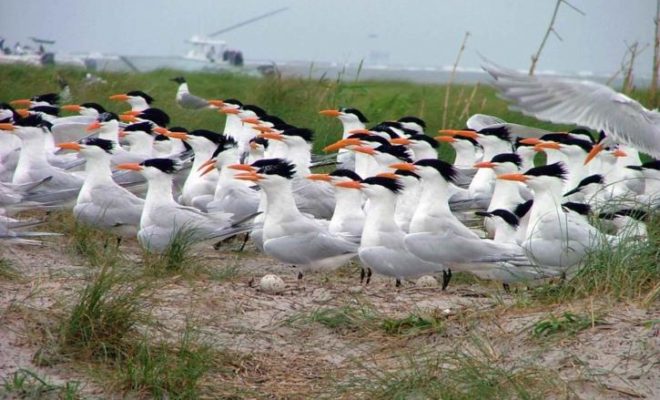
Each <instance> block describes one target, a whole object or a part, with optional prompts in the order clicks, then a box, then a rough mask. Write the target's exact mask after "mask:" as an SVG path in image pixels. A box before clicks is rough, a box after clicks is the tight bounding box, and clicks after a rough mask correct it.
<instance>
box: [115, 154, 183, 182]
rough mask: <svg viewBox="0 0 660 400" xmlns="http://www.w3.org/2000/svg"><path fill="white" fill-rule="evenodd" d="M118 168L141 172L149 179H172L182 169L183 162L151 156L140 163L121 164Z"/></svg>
mask: <svg viewBox="0 0 660 400" xmlns="http://www.w3.org/2000/svg"><path fill="white" fill-rule="evenodd" d="M117 169H121V170H129V171H137V172H140V173H141V174H142V175H144V177H145V178H147V180H158V179H170V180H171V179H172V176H173V175H175V174H176V173H177V172H179V171H180V170H181V163H180V162H179V161H177V160H174V159H171V158H150V159H147V160H144V161H142V162H141V163H139V164H138V163H126V164H119V165H117Z"/></svg>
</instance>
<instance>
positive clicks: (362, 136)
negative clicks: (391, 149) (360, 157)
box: [348, 133, 390, 146]
mask: <svg viewBox="0 0 660 400" xmlns="http://www.w3.org/2000/svg"><path fill="white" fill-rule="evenodd" d="M348 138H349V139H360V140H362V141H364V142H371V143H378V144H380V145H381V146H389V145H390V142H388V141H387V139H385V138H383V137H380V136H378V135H367V134H366V133H355V134H353V135H351V136H349V137H348Z"/></svg>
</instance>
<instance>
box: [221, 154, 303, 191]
mask: <svg viewBox="0 0 660 400" xmlns="http://www.w3.org/2000/svg"><path fill="white" fill-rule="evenodd" d="M228 168H230V169H234V170H238V171H244V172H243V173H238V174H236V175H235V176H234V177H235V178H236V179H239V180H244V181H251V182H255V183H256V184H258V185H259V186H261V187H263V188H264V189H265V190H270V189H276V188H283V187H286V186H285V185H286V184H287V183H288V182H290V181H291V179H293V177H294V175H295V173H296V167H295V166H294V165H293V164H292V163H290V162H289V161H287V160H285V159H283V158H264V159H262V160H258V161H255V162H253V163H252V164H251V165H247V164H233V165H230V166H229V167H228ZM287 190H290V189H287Z"/></svg>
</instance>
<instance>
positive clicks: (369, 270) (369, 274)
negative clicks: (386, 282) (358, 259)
mask: <svg viewBox="0 0 660 400" xmlns="http://www.w3.org/2000/svg"><path fill="white" fill-rule="evenodd" d="M371 272H372V271H371V268H369V267H367V285H368V284H369V282H371Z"/></svg>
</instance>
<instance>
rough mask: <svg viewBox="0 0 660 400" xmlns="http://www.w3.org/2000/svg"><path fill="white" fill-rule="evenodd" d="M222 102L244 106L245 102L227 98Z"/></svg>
mask: <svg viewBox="0 0 660 400" xmlns="http://www.w3.org/2000/svg"><path fill="white" fill-rule="evenodd" d="M222 102H223V103H225V104H229V105H232V106H239V107H243V103H241V102H240V101H238V100H236V99H225V100H222Z"/></svg>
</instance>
